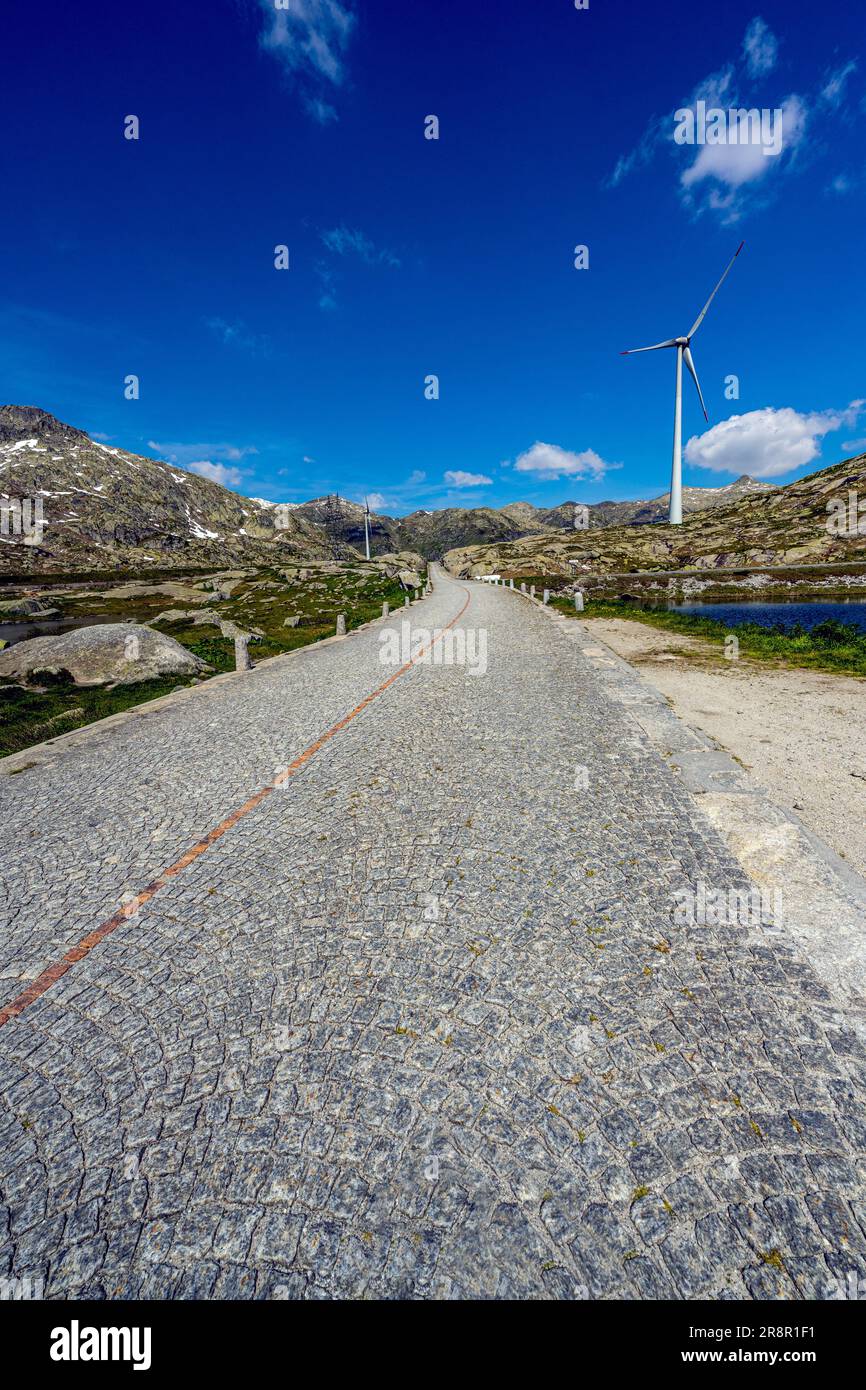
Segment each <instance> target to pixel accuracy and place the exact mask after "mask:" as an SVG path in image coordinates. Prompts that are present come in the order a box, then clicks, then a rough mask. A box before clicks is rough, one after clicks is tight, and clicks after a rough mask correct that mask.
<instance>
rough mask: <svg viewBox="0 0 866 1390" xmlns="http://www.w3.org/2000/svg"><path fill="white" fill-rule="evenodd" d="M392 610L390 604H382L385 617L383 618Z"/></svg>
mask: <svg viewBox="0 0 866 1390" xmlns="http://www.w3.org/2000/svg"><path fill="white" fill-rule="evenodd" d="M390 612H391V608H390V605H389V604H387V603H383V604H382V617H383V618H387V616H388V614H389V613H390Z"/></svg>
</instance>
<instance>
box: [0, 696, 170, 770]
mask: <svg viewBox="0 0 866 1390" xmlns="http://www.w3.org/2000/svg"><path fill="white" fill-rule="evenodd" d="M177 684H178V682H177V678H176V677H174V678H172V679H169V680H154V681H142V682H141V684H140V685H118V686H116V687H115V688H114V689H113V690H105V689H100V688H99V687H93V688H91V689H85V688H82V687H81V686H78V685H73V684H72V683H71V682H68V681H64V682H59V683H58V684H57V685H55V686H53V687H52V689H51V690H46V691H44V692H43V691H38V690H26V689H24V688H23V687H21V686H17V685H11V686H4V687H3V688H2V689H0V755H4V756H5V755H7V754H9V753H20V752H21V751H22V749H24V748H30V747H32V745H33V744H34V743H42V742H43V741H44V740H46V739H51V738H57V737H58V735H59V734H68V733H70V732H71V730H72V729H81V728H83V727H84V725H85V724H92V723H93V721H94V720H95V719H105V718H106V717H107V716H108V715H109V714H118V713H119V712H120V711H121V710H125V709H131V708H132V706H133V705H140V704H143V703H144V702H145V701H146V700H155V699H157V697H158V696H160V695H168V694H169V692H170V691H172V690H175V689H176V688H177Z"/></svg>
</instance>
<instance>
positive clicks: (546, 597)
mask: <svg viewBox="0 0 866 1390" xmlns="http://www.w3.org/2000/svg"><path fill="white" fill-rule="evenodd" d="M544 602H545V603H550V590H549V589H545V591H544Z"/></svg>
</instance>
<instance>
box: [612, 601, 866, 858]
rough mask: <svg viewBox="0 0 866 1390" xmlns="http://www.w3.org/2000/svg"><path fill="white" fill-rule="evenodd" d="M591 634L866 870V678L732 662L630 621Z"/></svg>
mask: <svg viewBox="0 0 866 1390" xmlns="http://www.w3.org/2000/svg"><path fill="white" fill-rule="evenodd" d="M586 628H587V630H588V631H589V632H590V633H592V634H593V635H595V636H596V637H599V638H601V639H602V641H604V642H606V643H607V644H608V646H610V647H612V648H613V650H614V651H615V652H616V653H617V654H618V655H619V656H621V657H623V659H624V660H626V661H628V662H630V663H631V664H632V665H634V666H635V667H637V668H638V670H640V671H641V673H642V675H643V676H644V678H645V679H646V680H648V681H649V682H650V683H651V684H652V685H654V686H655V687H656V689H657V690H659V691H661V693H662V694H663V695H665V696H666V697H667V699H668V700H669V701H670V703H671V705H672V707H673V709H674V711H675V712H676V714H678V715H679V716H680V718H682V719H684V720H685V721H686V723H688V724H690V725H692V726H693V727H694V728H698V729H700V730H701V731H702V732H703V733H706V734H708V735H709V736H710V737H711V738H713V739H715V740H716V742H718V743H719V744H721V745H722V747H724V748H726V749H727V750H728V751H729V752H730V753H731V754H733V756H734V757H735V758H737V760H738V761H739V762H741V763H742V764H743V765H744V766H745V767H746V768H747V770H748V771H749V772H751V774H752V775H753V777H754V778H755V779H756V780H757V781H758V782H759V783H760V784H761V785H762V786H763V787H765V788H766V790H767V792H768V794H769V796H770V797H771V799H772V800H773V801H775V802H776V803H777V804H778V805H779V806H782V807H784V808H785V809H786V810H790V811H793V812H794V813H795V814H796V815H797V816H798V817H799V819H800V820H801V821H802V822H803V824H804V825H806V826H807V827H808V828H809V829H810V830H812V831H813V832H814V833H815V834H816V835H818V836H820V838H821V839H822V840H824V841H826V843H827V844H828V845H830V846H831V848H832V849H834V850H835V851H836V853H837V854H838V855H840V856H841V857H842V858H843V859H845V860H846V861H847V862H848V863H849V864H850V866H851V867H852V868H854V869H856V870H857V872H858V873H860V874H866V749H864V746H863V734H862V731H863V728H864V727H866V681H860V680H857V679H855V678H853V677H851V676H836V675H828V674H825V673H823V672H818V671H804V670H800V671H798V670H792V669H790V668H786V669H781V668H780V669H774V668H770V667H767V666H765V665H762V664H759V663H757V662H753V661H749V660H747V659H744V658H741V659H740V660H739V661H736V662H735V661H727V660H726V659H725V658H724V657H723V656H722V655H721V653H720V650H719V648H718V647H715V646H712V645H711V644H709V643H706V642H702V641H701V640H700V639H698V638H693V637H685V636H681V635H679V634H677V633H671V632H664V631H660V630H657V629H654V628H651V627H647V626H645V625H644V624H643V623H636V622H631V621H629V620H627V619H621V618H617V619H603V618H591V619H588V620H586Z"/></svg>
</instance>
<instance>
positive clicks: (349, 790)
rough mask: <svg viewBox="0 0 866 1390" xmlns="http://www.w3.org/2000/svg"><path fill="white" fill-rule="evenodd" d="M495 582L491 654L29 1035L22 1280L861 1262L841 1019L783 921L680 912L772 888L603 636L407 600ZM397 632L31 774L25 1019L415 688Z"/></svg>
mask: <svg viewBox="0 0 866 1390" xmlns="http://www.w3.org/2000/svg"><path fill="white" fill-rule="evenodd" d="M468 591H471V601H470V604H469V607H468V609H467V611H466V613H465V614H464V616H463V618H462V619H461V622H460V624H459V627H460V628H461V629H467V628H468V629H475V630H477V629H484V630H485V631H486V633H487V634H488V644H489V645H488V663H489V669H488V672H487V674H486V675H473V674H471V673H470V672H469V671H468V670H467V669H466V668H464V667H460V666H450V667H445V666H416V667H413V668H412V669H411V670H410V671H409V672H408V673H407V674H405V675H403V676H401V677H400V678H399V679H398V680H396V681H395V682H394V683H393V684H392V685H391V686H390V688H389V689H388V690H387V691H385V692H384V693H383V694H382V695H380V696H379V697H378V698H377V699H376V700H375V701H374V702H372V703H371V704H370V705H369V706H368V707H366V708H365V709H364V710H363V711H362V712H361V713H359V714H358V716H357V717H356V718H355V719H354V720H353V721H352V722H351V723H350V724H348V725H347V726H346V727H345V728H344V729H343V730H342V731H341V732H340V733H339V734H337V735H336V736H335V737H334V738H333V739H332V740H330V741H329V742H327V743H326V744H325V745H324V746H323V747H322V748H321V749H320V751H318V752H317V754H316V756H315V757H314V758H312V759H311V760H310V761H309V762H308V763H307V764H306V765H305V766H304V767H303V768H302V769H301V770H299V771H298V772H297V773H296V774H295V775H294V776H292V777H290V778H289V780H288V781H287V782H286V784H285V785H284V786H283V787H281V788H280V789H279V790H276V791H274V793H273V794H272V795H270V796H269V797H268V798H267V799H265V800H264V801H263V802H262V803H261V804H260V805H258V806H257V807H256V808H255V809H253V810H251V811H250V812H249V813H248V814H246V815H245V816H244V817H243V818H242V819H241V820H239V821H238V823H237V824H236V825H235V826H234V827H233V828H231V829H229V830H228V831H227V832H226V833H225V834H224V835H223V836H222V838H221V839H219V840H218V841H217V842H216V843H214V844H213V845H212V846H211V847H210V848H209V849H208V850H207V852H206V853H204V854H202V855H201V856H200V857H199V858H198V859H196V860H195V862H193V863H191V864H190V865H189V867H187V868H185V869H184V870H183V871H182V872H180V873H178V874H177V876H176V877H174V878H173V879H171V880H170V881H169V882H167V883H166V884H165V886H163V887H162V888H161V889H160V891H159V892H158V893H156V894H155V896H154V897H153V898H152V900H151V901H150V902H148V903H147V904H146V905H145V906H144V907H142V908H141V910H140V912H139V913H138V914H137V915H136V916H134V917H133V918H132V919H131V920H130V921H128V922H124V923H123V924H122V925H121V926H119V927H118V928H117V930H115V931H114V932H113V933H112V934H111V935H109V936H107V937H106V939H105V940H103V941H102V942H101V943H100V944H99V945H98V946H96V947H95V949H93V950H92V951H91V952H90V953H89V954H87V955H86V956H85V957H84V958H83V959H81V960H80V961H78V963H77V964H75V965H73V966H72V968H71V969H69V970H68V972H67V973H65V974H64V975H63V976H62V978H59V979H58V980H57V981H56V983H54V984H53V985H52V986H51V988H49V989H47V991H46V992H45V993H44V994H42V995H41V997H39V998H38V999H36V1000H35V1001H34V1002H32V1003H31V1004H30V1005H29V1007H27V1008H26V1009H25V1010H24V1011H23V1012H22V1013H21V1014H20V1015H19V1016H17V1017H13V1018H11V1019H10V1020H9V1021H8V1022H7V1023H6V1024H5V1026H3V1027H2V1028H0V1278H2V1277H4V1276H10V1275H11V1276H13V1277H19V1276H26V1275H31V1276H34V1277H35V1278H37V1279H42V1280H44V1281H45V1283H44V1288H45V1292H46V1295H47V1296H48V1297H53V1298H67V1297H97V1298H101V1297H109V1298H111V1297H158V1298H171V1297H174V1298H182V1297H193V1298H201V1297H214V1298H237V1297H240V1298H252V1297H257V1298H258V1297H265V1298H270V1297H283V1298H303V1297H307V1298H327V1297H346V1296H350V1297H368V1298H382V1297H384V1298H404V1297H410V1298H465V1297H483V1298H488V1297H500V1298H508V1297H518V1298H526V1297H529V1298H555V1299H559V1298H562V1299H571V1298H577V1297H583V1296H588V1297H591V1298H605V1297H613V1298H656V1297H678V1298H708V1297H722V1298H751V1297H754V1298H768V1297H769V1298H773V1297H782V1298H799V1297H807V1298H808V1297H826V1296H828V1283H829V1281H830V1280H832V1279H833V1278H839V1279H841V1280H845V1279H846V1278H847V1276H848V1275H849V1273H850V1272H851V1271H854V1272H855V1274H856V1275H857V1277H859V1278H862V1277H866V1237H864V1228H866V1208H864V1204H863V1202H862V1197H863V1185H862V1182H858V1164H860V1163H861V1162H862V1152H863V1138H864V1121H863V1110H862V1105H861V1102H862V1095H863V1087H862V1075H863V1069H862V1059H861V1056H860V1053H859V1051H858V1047H857V1044H856V1041H855V1038H854V1035H853V1032H852V1030H851V1029H850V1027H849V1026H848V1023H847V1021H846V1019H845V1018H844V1016H843V1015H842V1014H841V1012H840V1011H839V1008H838V1007H837V1005H836V1004H835V1002H834V1001H833V1000H832V999H831V998H830V997H829V996H828V994H827V992H826V990H825V989H824V988H823V987H822V986H821V985H820V984H819V982H818V981H817V979H816V978H815V976H814V975H813V973H812V971H811V969H810V967H809V965H808V963H807V962H806V961H804V960H802V959H800V958H799V957H798V955H797V953H796V952H795V951H794V950H793V949H792V947H791V945H790V943H789V941H788V940H787V938H786V936H785V934H784V932H781V933H779V932H762V931H756V932H751V931H749V930H746V929H744V928H726V927H696V926H692V927H674V926H673V925H672V923H671V894H672V893H673V891H674V890H675V889H677V888H683V887H685V886H686V885H688V884H695V883H696V882H697V881H698V880H703V881H704V882H705V883H707V884H709V885H712V886H716V887H728V886H744V883H745V881H744V879H743V875H742V871H741V870H740V869H739V867H738V865H737V864H736V862H735V861H734V860H733V859H732V858H731V857H730V856H729V854H728V852H727V850H726V849H725V847H724V846H723V844H722V842H721V840H720V839H719V838H718V837H717V835H716V834H715V832H714V831H713V830H712V829H711V828H710V826H709V825H708V824H707V823H706V822H704V820H703V819H702V817H701V815H700V812H699V811H698V809H697V808H696V803H695V802H694V800H693V799H692V798H691V797H690V796H689V794H688V793H687V792H686V791H685V790H684V789H683V788H682V787H681V786H680V785H679V784H678V783H677V781H676V780H675V779H674V777H673V776H672V774H671V773H670V772H669V770H668V769H667V767H666V766H665V764H664V763H663V762H662V760H661V759H660V758H659V757H658V756H657V755H656V754H655V753H654V752H653V751H652V750H651V749H650V748H649V746H648V744H647V743H646V741H645V740H644V738H643V735H642V734H641V733H640V732H639V730H638V728H637V726H636V725H635V724H634V723H633V722H632V721H631V719H630V717H629V715H628V713H627V712H626V711H625V710H624V709H623V708H622V707H621V706H619V705H616V704H615V703H613V702H612V701H611V700H609V699H608V698H607V697H606V696H605V694H604V691H603V688H602V686H601V685H600V683H599V681H598V678H597V677H596V674H595V673H594V671H593V670H592V668H591V663H590V662H589V660H588V659H587V658H586V656H584V655H583V654H582V652H581V636H582V635H581V632H580V629H579V628H578V627H577V625H576V624H575V625H574V627H573V628H571V629H570V630H569V632H566V631H565V630H564V629H563V628H561V627H559V626H557V625H556V624H555V623H554V622H553V621H552V620H551V619H550V617H549V616H548V615H547V614H545V613H542V612H540V611H539V610H538V609H537V608H534V607H532V606H531V605H530V604H529V603H527V602H526V601H525V600H523V599H521V598H520V597H519V596H518V595H515V594H511V593H506V592H504V591H502V590H498V589H497V590H489V589H487V588H483V587H481V586H477V585H472V586H469V590H467V589H466V588H465V587H463V586H459V585H456V584H455V583H453V582H452V581H450V580H448V579H446V578H445V577H444V576H439V578H438V581H437V590H436V593H435V594H434V596H433V597H432V598H430V599H427V600H426V601H425V602H424V603H423V604H421V605H419V606H417V607H415V608H413V609H412V610H411V618H412V621H413V623H414V624H416V625H422V624H423V625H425V626H428V627H429V626H433V625H435V624H439V623H444V622H445V621H447V620H449V619H450V618H452V617H453V616H454V614H455V613H457V612H458V610H459V609H460V607H461V605H462V604H463V602H464V600H465V597H466V593H467V592H468ZM403 616H404V615H403V614H402V613H401V614H398V615H397V619H398V622H399V620H400V619H402V617H403ZM378 636H379V629H378V628H376V627H372V628H370V629H367V630H364V631H362V632H360V633H357V634H355V635H353V636H352V637H350V638H349V639H348V640H346V641H344V642H339V643H333V644H328V645H325V646H321V647H317V648H311V649H308V650H307V651H305V652H304V653H302V654H300V655H299V656H293V657H290V658H288V659H285V660H279V661H277V662H274V663H270V664H268V665H266V666H263V667H261V668H259V669H258V670H256V671H253V672H251V673H249V674H247V675H243V676H238V677H237V678H234V679H233V680H231V681H228V682H224V683H221V684H216V685H213V686H211V687H204V688H202V689H201V690H200V691H198V692H197V693H196V694H195V696H194V697H192V698H189V699H184V700H180V701H178V702H177V703H176V704H170V705H168V706H164V707H162V708H160V709H153V710H151V711H147V712H144V713H142V714H141V715H139V716H137V717H135V718H134V719H132V720H130V721H128V722H126V723H124V724H122V725H117V726H115V727H113V728H103V729H100V730H97V731H95V732H94V734H93V736H92V737H91V738H90V739H88V740H87V741H86V742H84V743H82V744H81V745H79V746H77V747H71V748H68V747H67V748H65V749H63V750H62V751H61V749H60V748H59V749H58V755H57V758H56V760H55V761H54V762H53V764H52V765H50V766H46V767H33V768H31V769H29V770H28V771H26V772H23V773H21V774H20V775H17V776H14V777H11V778H4V779H3V780H2V782H0V795H2V801H3V809H2V825H3V867H4V874H3V893H4V903H3V907H4V911H3V923H4V925H3V933H2V940H0V988H2V997H0V1005H2V1004H4V1003H8V1002H9V1001H10V1000H12V999H14V998H15V997H16V996H17V995H19V994H20V993H21V991H22V990H24V989H25V988H26V987H27V985H28V984H29V983H30V982H31V981H32V980H33V979H34V978H35V977H37V976H38V975H39V974H40V972H42V971H45V970H46V969H48V968H50V967H51V965H52V964H53V963H54V962H56V961H57V960H59V959H60V958H61V957H62V956H63V954H64V952H66V951H67V950H69V949H70V948H71V947H74V946H75V944H76V943H77V942H79V941H80V940H81V939H82V938H83V937H85V936H86V935H87V934H88V933H89V932H90V931H92V930H93V928H94V927H96V926H98V925H99V924H100V923H102V922H104V921H105V920H106V919H108V918H110V917H111V915H112V913H114V912H115V911H116V909H117V908H118V906H119V904H120V903H121V902H122V900H123V897H124V894H127V895H128V894H134V893H136V892H137V891H138V890H140V889H142V888H143V887H145V886H146V885H147V884H148V883H150V882H151V881H152V880H154V878H156V877H157V876H158V875H159V873H160V871H162V870H164V869H165V867H166V866H167V865H170V864H172V863H174V862H175V861H176V860H177V859H178V858H179V857H180V856H182V855H183V854H184V852H185V851H186V850H187V849H188V848H189V847H190V846H191V845H193V844H195V843H196V842H197V841H198V840H200V839H201V837H202V836H203V835H205V834H207V832H208V831H210V830H211V829H212V827H214V826H215V825H217V824H218V823H220V822H221V821H222V820H223V819H224V818H225V817H226V816H227V815H228V814H229V813H230V812H232V811H234V810H235V809H236V808H237V807H239V806H241V805H242V804H243V803H244V802H245V801H247V799H248V798H249V797H250V795H251V794H252V793H254V792H255V791H256V790H257V789H258V788H259V787H261V786H263V785H265V784H267V783H269V782H272V781H273V780H274V777H275V774H276V773H277V772H278V770H279V769H281V768H283V767H285V766H286V765H288V764H290V763H291V762H292V760H293V759H294V758H296V757H297V756H298V755H299V754H301V753H302V752H303V751H304V750H305V749H306V748H307V747H309V746H310V745H311V744H312V743H314V742H315V740H317V739H318V738H319V737H320V736H321V734H322V732H323V731H325V730H326V729H328V728H329V727H330V726H331V725H332V724H334V723H335V722H336V721H338V720H340V719H341V718H343V717H344V716H345V715H346V714H347V713H348V712H349V711H350V710H352V709H353V708H355V707H356V706H357V705H358V703H359V701H360V700H361V699H363V697H364V696H365V695H367V694H368V693H369V692H371V691H372V690H374V689H375V688H376V687H377V686H379V685H380V684H381V683H382V681H383V680H384V679H385V678H386V677H387V676H388V675H389V674H391V673H392V672H391V670H389V669H388V668H387V667H383V666H382V665H381V664H380V661H379V650H380V644H379V641H378ZM392 669H393V668H392ZM582 768H583V769H585V770H586V771H585V773H581V771H580V769H582ZM581 782H584V783H585V786H581ZM828 930H832V924H831V923H828ZM858 1069H859V1076H860V1081H859V1082H858Z"/></svg>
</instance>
